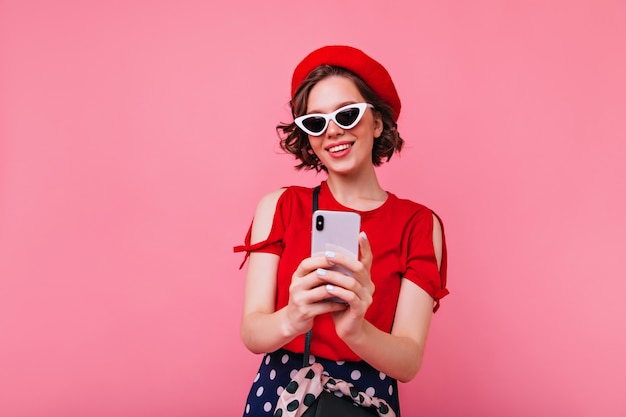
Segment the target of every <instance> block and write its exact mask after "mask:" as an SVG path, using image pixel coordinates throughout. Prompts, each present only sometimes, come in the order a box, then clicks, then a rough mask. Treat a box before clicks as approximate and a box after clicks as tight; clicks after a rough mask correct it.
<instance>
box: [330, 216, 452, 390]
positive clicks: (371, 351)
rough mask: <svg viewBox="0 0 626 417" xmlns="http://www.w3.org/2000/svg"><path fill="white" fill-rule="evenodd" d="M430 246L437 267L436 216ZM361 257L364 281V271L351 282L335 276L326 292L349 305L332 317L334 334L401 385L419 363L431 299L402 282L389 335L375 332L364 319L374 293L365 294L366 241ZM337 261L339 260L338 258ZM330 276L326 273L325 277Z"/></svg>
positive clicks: (439, 244) (439, 247)
mask: <svg viewBox="0 0 626 417" xmlns="http://www.w3.org/2000/svg"><path fill="white" fill-rule="evenodd" d="M433 245H434V248H435V256H436V258H437V263H438V266H440V265H441V256H442V231H441V225H440V223H439V221H438V220H437V218H436V217H435V216H433ZM361 253H362V254H363V256H362V259H361V262H362V263H363V264H364V265H363V266H364V269H365V270H367V276H366V278H363V276H364V275H365V274H364V271H357V273H355V276H358V277H359V278H358V279H357V280H356V281H355V280H353V281H352V282H350V280H349V278H348V277H346V278H348V279H344V278H343V277H337V276H334V278H332V279H333V280H334V282H333V284H334V285H336V286H335V288H333V289H332V291H329V292H332V293H333V294H335V295H337V296H339V297H341V298H343V299H344V300H346V301H348V302H349V303H350V308H349V309H348V310H346V311H342V312H338V313H334V317H335V325H336V328H337V333H338V334H339V336H340V337H341V338H342V339H343V340H344V341H345V342H346V343H347V344H348V346H350V348H351V349H352V350H353V351H354V352H355V353H356V354H358V355H359V356H360V357H361V358H363V360H365V361H367V362H368V363H369V364H370V365H372V366H373V367H374V368H376V369H378V370H379V371H381V372H384V373H385V374H387V375H389V376H391V377H393V378H396V379H398V380H399V381H401V382H407V381H410V380H411V379H413V378H414V377H415V375H416V374H417V372H418V371H419V368H420V366H421V363H422V357H423V354H424V346H425V344H426V337H427V335H428V329H429V326H430V320H431V317H432V310H433V299H432V297H431V296H430V295H428V294H427V293H426V292H425V291H424V290H423V289H421V288H420V287H419V286H417V285H416V284H414V283H413V282H411V281H409V280H407V279H403V280H402V284H401V287H400V296H399V299H398V305H397V306H396V314H395V319H394V324H393V330H392V332H391V334H389V333H386V332H384V331H381V330H379V329H377V328H376V327H375V326H373V325H372V324H371V323H369V322H368V321H367V320H365V319H364V318H363V316H364V314H365V311H366V310H367V307H369V304H371V294H372V293H373V288H372V289H371V292H369V290H368V286H369V285H370V284H371V280H370V278H369V265H371V259H370V257H371V250H370V248H369V243H368V242H367V241H366V240H363V241H361ZM337 257H338V258H339V255H337ZM337 261H340V259H337ZM353 267H354V266H353ZM357 269H358V267H357ZM330 275H331V274H330V273H329V274H328V276H330ZM358 281H360V282H358ZM368 281H369V283H368ZM363 283H366V284H365V285H363Z"/></svg>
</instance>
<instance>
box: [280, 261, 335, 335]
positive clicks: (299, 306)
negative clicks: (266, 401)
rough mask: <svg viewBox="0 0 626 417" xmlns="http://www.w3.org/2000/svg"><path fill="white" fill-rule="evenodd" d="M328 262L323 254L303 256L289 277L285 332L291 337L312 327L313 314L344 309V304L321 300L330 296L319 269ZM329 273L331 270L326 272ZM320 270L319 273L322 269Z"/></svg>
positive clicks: (330, 264) (327, 266) (329, 263)
mask: <svg viewBox="0 0 626 417" xmlns="http://www.w3.org/2000/svg"><path fill="white" fill-rule="evenodd" d="M331 262H332V261H331V260H330V259H329V258H327V257H324V256H316V257H311V258H306V259H304V260H303V261H302V262H300V264H299V265H298V268H297V269H296V271H295V272H294V273H293V275H292V277H291V285H290V286H289V302H288V304H287V306H286V307H285V308H286V310H287V312H286V313H287V314H286V320H287V323H285V326H286V327H285V332H286V334H288V335H292V336H293V337H295V336H297V335H300V334H302V333H306V332H307V331H309V330H310V329H311V327H313V319H314V318H315V316H317V315H320V314H324V313H333V312H338V311H342V310H345V309H346V308H347V305H346V304H344V303H336V302H331V301H325V300H327V299H328V298H329V297H330V296H329V295H328V290H327V288H326V285H325V284H326V281H325V280H324V279H323V278H324V277H323V276H321V275H320V271H328V268H330V267H332V265H333V264H332V263H331ZM328 272H332V271H328ZM322 273H323V272H322Z"/></svg>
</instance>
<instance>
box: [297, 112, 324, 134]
mask: <svg viewBox="0 0 626 417" xmlns="http://www.w3.org/2000/svg"><path fill="white" fill-rule="evenodd" d="M302 125H303V126H304V127H306V128H307V129H309V130H310V131H311V132H314V133H319V132H321V131H323V130H324V128H325V127H326V120H325V119H324V118H323V117H316V116H313V117H307V118H306V119H304V120H303V121H302Z"/></svg>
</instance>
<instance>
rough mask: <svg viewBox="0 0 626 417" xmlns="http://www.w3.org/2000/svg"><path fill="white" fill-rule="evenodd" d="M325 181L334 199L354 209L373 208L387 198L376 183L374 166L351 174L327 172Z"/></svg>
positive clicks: (364, 209)
mask: <svg viewBox="0 0 626 417" xmlns="http://www.w3.org/2000/svg"><path fill="white" fill-rule="evenodd" d="M327 183H328V188H329V189H330V192H331V193H332V194H333V197H335V200H337V201H338V202H339V203H340V204H342V205H344V206H346V207H350V208H351V209H354V210H360V211H368V210H373V209H375V208H378V207H380V206H381V205H382V204H383V203H384V202H385V200H387V193H386V192H385V190H383V188H382V187H381V186H380V184H379V183H378V178H377V177H376V172H375V171H374V167H372V169H371V170H367V171H366V172H363V173H361V174H359V175H352V176H349V175H338V174H333V173H329V175H328V181H327Z"/></svg>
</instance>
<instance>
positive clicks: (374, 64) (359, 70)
mask: <svg viewBox="0 0 626 417" xmlns="http://www.w3.org/2000/svg"><path fill="white" fill-rule="evenodd" d="M320 65H332V66H335V67H341V68H345V69H347V70H349V71H351V72H353V73H355V74H356V75H358V76H359V77H360V78H361V79H362V80H363V81H365V83H366V84H367V85H369V86H370V88H371V89H372V90H374V91H375V92H376V94H377V95H378V96H379V97H380V98H382V99H383V100H384V101H386V102H387V103H388V104H389V105H390V106H391V108H392V109H393V111H394V120H395V121H398V116H400V109H401V108H402V104H401V103H400V97H399V96H398V92H397V91H396V86H395V85H394V84H393V80H392V79H391V76H390V75H389V73H388V72H387V70H386V69H385V67H383V66H382V65H381V64H380V63H379V62H378V61H375V60H374V59H372V58H371V57H369V56H368V55H366V54H365V53H364V52H363V51H361V50H359V49H356V48H353V47H351V46H343V45H331V46H324V47H322V48H319V49H316V50H315V51H313V52H311V53H310V54H309V55H307V56H306V57H305V58H304V59H303V60H302V62H300V63H299V64H298V66H297V67H296V69H295V70H294V72H293V76H292V79H291V97H292V98H293V96H294V95H295V94H296V90H297V89H298V87H300V84H302V82H303V81H304V80H305V79H306V77H307V76H308V75H309V73H310V72H311V71H313V70H314V69H315V68H317V67H319V66H320Z"/></svg>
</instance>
